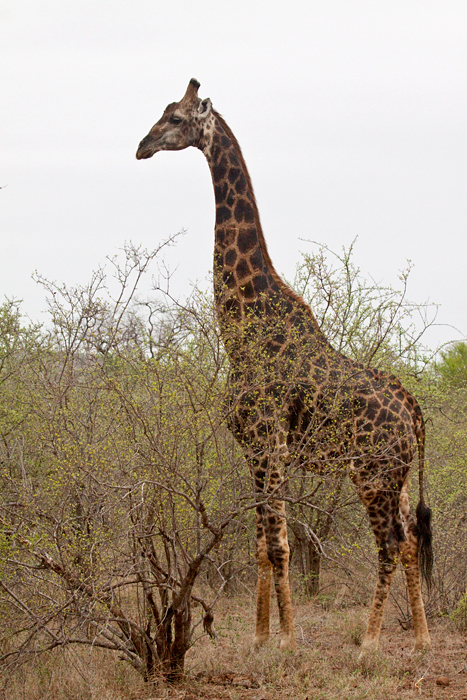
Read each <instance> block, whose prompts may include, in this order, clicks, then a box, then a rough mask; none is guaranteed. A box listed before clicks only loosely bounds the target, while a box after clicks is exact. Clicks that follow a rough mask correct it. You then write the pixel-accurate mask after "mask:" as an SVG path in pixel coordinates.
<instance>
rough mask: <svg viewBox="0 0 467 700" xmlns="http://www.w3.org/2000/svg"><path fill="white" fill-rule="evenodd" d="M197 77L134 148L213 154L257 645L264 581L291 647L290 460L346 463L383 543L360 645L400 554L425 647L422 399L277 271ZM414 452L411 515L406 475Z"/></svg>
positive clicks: (325, 465)
mask: <svg viewBox="0 0 467 700" xmlns="http://www.w3.org/2000/svg"><path fill="white" fill-rule="evenodd" d="M199 87H200V84H199V83H198V81H197V80H195V79H192V80H191V81H190V82H189V84H188V87H187V90H186V93H185V95H184V97H183V98H182V100H181V101H180V102H174V103H171V104H169V105H168V106H167V108H166V109H165V111H164V113H163V115H162V117H161V119H160V120H159V121H158V122H157V123H156V124H155V125H154V126H153V127H152V128H151V130H150V131H149V133H148V135H147V136H146V137H145V138H143V140H142V141H141V142H140V144H139V146H138V150H137V154H136V157H137V159H138V160H141V159H146V158H150V157H151V156H153V155H154V153H157V152H158V151H162V150H169V151H176V150H181V149H185V148H187V147H189V146H194V147H196V148H198V149H199V150H201V151H202V152H203V153H204V155H205V157H206V160H207V162H208V165H209V168H210V171H211V176H212V181H213V186H214V194H215V202H216V221H215V244H214V296H215V303H216V309H217V315H218V320H219V324H220V329H221V334H222V337H223V341H224V344H225V347H226V351H227V353H228V355H229V359H230V365H231V371H230V380H229V382H230V385H229V396H230V400H229V406H228V422H229V427H230V429H231V430H232V431H233V433H234V435H235V437H236V439H237V440H238V441H239V443H240V444H241V446H242V448H243V450H244V453H245V456H246V459H247V461H248V464H249V467H250V471H251V473H252V477H253V480H254V487H255V491H256V498H257V504H258V505H257V507H256V535H257V563H258V581H257V604H256V632H255V637H254V643H255V645H256V646H260V645H262V644H264V643H265V642H266V640H267V639H268V637H269V613H270V611H269V604H270V591H271V584H272V581H273V582H274V588H275V593H276V598H277V604H278V610H279V621H280V646H281V648H292V649H293V648H294V647H295V645H296V642H295V636H294V625H293V615H292V604H291V595H290V584H289V545H288V540H287V524H286V513H285V501H284V498H285V493H286V484H287V477H288V475H290V473H291V470H293V468H294V467H296V465H297V464H302V465H304V466H306V468H308V469H314V470H318V471H323V470H330V471H331V472H332V470H333V469H334V470H335V469H345V470H346V471H347V472H348V473H349V476H350V479H351V480H352V482H353V484H354V485H355V487H356V490H357V493H358V496H359V497H360V499H361V501H362V503H363V505H364V506H365V508H366V510H367V512H368V516H369V520H370V524H371V527H372V529H373V532H374V536H375V540H376V546H377V550H378V579H377V584H376V589H375V593H374V598H373V603H372V606H371V610H370V614H369V620H368V625H367V630H366V633H365V636H364V639H363V643H362V652H361V654H364V653H367V652H368V650H374V649H376V648H377V647H378V644H379V637H380V631H381V625H382V619H383V612H384V607H385V603H386V600H387V597H388V593H389V587H390V584H391V580H392V578H393V575H394V571H395V569H396V566H397V563H398V560H399V559H400V560H401V562H402V566H403V569H404V572H405V575H406V581H407V587H408V592H409V600H410V605H411V609H412V615H413V622H414V634H415V649H418V650H424V649H428V648H430V636H429V632H428V627H427V622H426V616H425V611H424V606H423V600H422V595H421V584H420V572H422V573H423V574H424V576H425V578H426V579H427V581H428V582H429V577H430V574H431V564H432V550H431V529H430V509H429V508H428V507H427V506H426V505H425V502H424V495H423V467H424V441H425V430H424V422H423V416H422V412H421V409H420V407H419V405H418V403H417V401H416V400H415V399H414V398H413V397H412V396H411V395H410V394H409V392H408V391H406V389H404V387H403V386H402V384H401V383H400V381H399V380H398V379H397V378H396V377H394V376H392V375H389V374H386V373H384V372H381V371H379V370H378V369H373V368H370V367H367V366H364V365H361V364H359V363H357V362H354V361H352V360H350V359H348V358H346V357H345V356H343V355H342V354H340V353H339V352H337V351H336V350H334V349H333V348H332V346H331V345H330V343H329V342H328V340H327V339H326V337H325V336H324V334H323V332H322V331H321V330H320V328H319V326H318V323H317V321H316V319H315V317H314V315H313V313H312V310H311V308H310V307H309V306H308V305H307V304H306V303H305V301H304V300H303V299H302V298H301V297H300V296H299V295H297V294H296V293H295V292H294V291H293V290H292V289H291V288H290V287H289V286H288V285H287V284H286V283H285V282H284V281H283V280H282V279H281V278H280V276H279V275H278V273H277V272H276V270H275V269H274V266H273V264H272V261H271V258H270V256H269V253H268V250H267V247H266V242H265V238H264V235H263V232H262V228H261V223H260V218H259V213H258V208H257V204H256V200H255V196H254V193H253V187H252V184H251V180H250V176H249V173H248V170H247V167H246V164H245V161H244V158H243V155H242V152H241V150H240V146H239V144H238V142H237V140H236V138H235V136H234V135H233V133H232V131H231V129H230V128H229V126H228V125H227V123H226V122H225V120H224V119H223V117H222V116H221V115H220V114H219V113H218V112H217V111H216V110H215V109H214V108H213V107H212V104H211V100H210V99H209V98H206V99H201V98H199V97H198V89H199ZM417 450H418V466H419V492H420V500H419V504H418V506H417V511H416V517H415V515H414V514H413V513H412V511H411V509H410V505H409V498H408V474H409V469H410V465H411V462H412V461H413V459H414V456H415V453H416V452H417Z"/></svg>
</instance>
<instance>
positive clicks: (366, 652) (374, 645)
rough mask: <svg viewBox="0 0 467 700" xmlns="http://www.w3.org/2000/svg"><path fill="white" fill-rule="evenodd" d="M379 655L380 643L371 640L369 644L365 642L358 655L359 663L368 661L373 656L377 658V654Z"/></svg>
mask: <svg viewBox="0 0 467 700" xmlns="http://www.w3.org/2000/svg"><path fill="white" fill-rule="evenodd" d="M377 653H378V642H377V641H375V640H371V641H368V642H365V641H364V642H363V644H362V646H361V649H360V654H359V655H358V662H359V663H362V662H363V661H366V660H367V659H369V658H371V657H372V656H375V654H377Z"/></svg>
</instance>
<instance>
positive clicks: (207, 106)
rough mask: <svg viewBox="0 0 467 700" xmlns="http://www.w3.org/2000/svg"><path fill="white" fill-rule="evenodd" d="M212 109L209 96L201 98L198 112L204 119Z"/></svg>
mask: <svg viewBox="0 0 467 700" xmlns="http://www.w3.org/2000/svg"><path fill="white" fill-rule="evenodd" d="M211 109H212V102H211V100H210V99H209V97H206V98H205V99H204V100H201V102H200V103H199V106H198V114H199V116H200V117H201V118H202V119H205V118H206V117H207V116H208V114H210V112H211Z"/></svg>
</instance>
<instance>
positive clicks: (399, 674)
mask: <svg viewBox="0 0 467 700" xmlns="http://www.w3.org/2000/svg"><path fill="white" fill-rule="evenodd" d="M326 608H327V609H326ZM367 615H368V608H366V607H365V608H363V607H358V606H356V605H353V604H348V605H347V606H341V607H337V606H336V605H335V604H333V605H330V606H329V605H326V604H325V601H321V602H316V601H315V602H313V601H312V602H306V603H302V604H296V605H295V624H296V636H297V650H296V651H295V652H283V651H280V650H279V649H278V621H277V619H276V618H275V619H274V620H273V623H272V635H271V640H270V641H269V642H268V644H266V645H265V646H264V647H263V648H262V649H260V650H259V651H254V650H253V648H252V632H253V628H254V620H253V617H254V603H253V600H252V598H251V597H244V598H240V597H238V598H226V599H224V600H223V601H222V603H221V605H220V608H219V609H217V612H216V617H215V626H216V629H217V633H218V635H219V638H218V640H216V641H211V640H210V639H209V638H207V637H206V636H205V635H203V634H202V631H201V626H199V627H198V628H197V630H198V631H199V633H198V634H199V638H198V639H197V640H196V633H195V644H194V646H193V647H192V649H191V650H190V651H189V653H188V654H187V657H186V679H185V681H184V682H183V683H181V684H179V685H177V686H168V685H167V684H165V683H163V682H155V685H149V684H147V683H143V681H142V680H141V678H140V677H139V675H138V674H137V673H136V672H135V671H133V670H132V669H131V668H130V667H128V665H127V664H124V663H123V662H121V661H118V660H117V659H116V657H115V656H113V655H111V654H108V653H105V652H103V653H100V652H98V651H96V652H93V655H92V657H91V656H90V655H89V653H87V654H86V653H85V652H83V651H82V650H81V649H78V650H71V651H68V652H66V654H63V655H62V656H61V657H57V656H56V655H55V656H52V655H51V656H50V658H49V659H48V660H46V659H45V658H44V657H43V656H41V657H40V658H38V660H37V662H36V666H35V667H34V668H32V669H31V670H30V671H29V673H28V674H27V675H23V677H22V678H21V679H20V678H19V676H18V678H16V676H15V678H14V679H13V680H12V682H11V683H10V684H9V685H8V688H7V690H6V694H4V695H3V697H2V700H162V699H164V700H198V699H200V700H201V699H203V700H204V699H206V700H286V699H287V700H289V699H290V698H292V699H293V700H340V699H343V700H347V699H348V700H360V699H363V698H367V699H369V700H406V699H408V698H436V699H438V700H441V699H446V700H448V698H455V699H456V700H467V643H466V641H467V640H466V638H465V637H464V636H463V635H461V634H460V633H459V632H458V631H456V628H455V627H454V625H453V623H452V621H451V620H450V619H449V618H446V617H445V618H442V617H438V618H436V619H432V620H430V621H429V627H430V632H431V635H432V642H433V650H432V651H431V652H428V653H424V654H419V653H417V654H413V655H412V654H411V650H412V646H413V632H412V630H407V631H404V630H403V629H402V627H401V626H400V624H399V622H398V620H397V611H396V610H395V609H394V610H392V611H391V610H388V611H387V613H386V616H385V622H384V626H383V632H382V635H381V647H380V651H379V652H378V653H377V654H375V655H373V656H371V657H369V658H367V659H366V660H365V661H364V662H362V663H360V662H359V661H358V655H359V644H360V642H361V639H362V636H363V633H364V630H365V620H366V616H367Z"/></svg>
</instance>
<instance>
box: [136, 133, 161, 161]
mask: <svg viewBox="0 0 467 700" xmlns="http://www.w3.org/2000/svg"><path fill="white" fill-rule="evenodd" d="M156 150H157V148H156V147H155V145H154V138H153V137H152V136H150V135H148V136H145V137H144V139H143V140H142V141H141V142H140V144H139V146H138V150H137V151H136V158H137V160H144V159H145V158H151V156H153V155H154V153H156Z"/></svg>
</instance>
